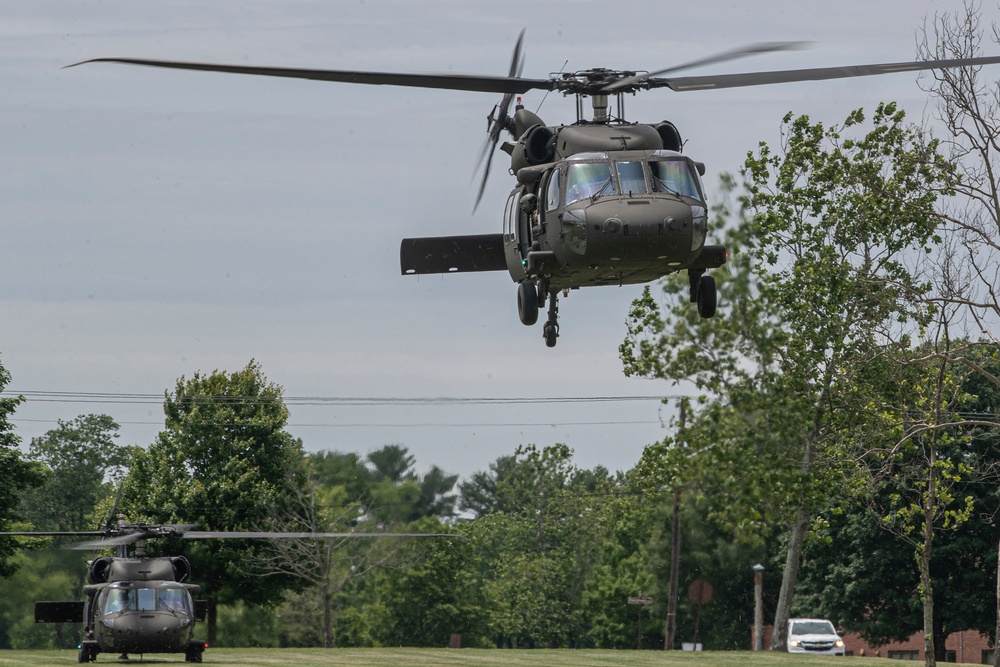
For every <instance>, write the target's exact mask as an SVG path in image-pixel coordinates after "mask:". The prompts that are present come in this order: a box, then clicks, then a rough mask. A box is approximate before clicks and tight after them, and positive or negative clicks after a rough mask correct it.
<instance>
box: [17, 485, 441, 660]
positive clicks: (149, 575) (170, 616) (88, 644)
mask: <svg viewBox="0 0 1000 667" xmlns="http://www.w3.org/2000/svg"><path fill="white" fill-rule="evenodd" d="M120 493H121V490H120V489H119V497H120ZM117 506H118V499H117V498H116V500H115V504H114V506H113V508H112V511H111V512H110V513H109V514H108V518H107V520H105V521H104V525H103V527H102V528H100V529H98V530H94V531H15V532H0V535H9V536H27V537H66V536H70V537H92V538H96V539H92V540H88V541H85V542H78V543H76V544H73V545H72V547H71V548H73V549H80V550H101V549H107V548H114V549H115V555H114V556H101V557H99V558H95V559H93V560H91V561H89V562H88V564H87V585H86V586H84V589H83V590H84V594H85V599H84V600H82V601H39V602H36V603H35V622H36V623H83V624H84V628H83V640H82V641H81V642H80V647H79V653H78V656H77V657H78V662H81V663H85V662H96V661H97V656H98V654H100V653H101V652H110V653H118V654H120V659H122V660H126V659H128V654H129V653H139V654H146V653H183V654H184V660H185V662H201V661H202V654H203V653H204V652H205V649H207V648H208V643H207V642H205V641H202V640H199V639H195V623H196V621H203V620H205V617H206V614H207V611H208V601H206V600H197V599H196V598H195V596H196V595H197V594H198V592H199V590H200V587H199V586H198V585H197V584H192V583H188V581H187V579H188V577H189V576H190V575H191V564H190V562H188V560H187V558H185V557H184V556H150V555H148V554H147V552H146V548H147V544H148V541H149V540H151V539H163V538H171V537H174V538H177V537H179V538H184V539H189V540H199V539H244V540H251V539H256V540H261V539H264V540H280V539H334V538H347V539H361V538H385V537H394V538H403V537H456V535H449V534H445V533H360V532H349V533H316V532H269V531H263V532H255V531H247V532H237V531H204V530H194V528H195V526H193V525H190V524H148V523H130V522H129V521H127V520H126V519H125V518H124V517H123V516H121V515H119V517H118V519H116V520H115V519H114V517H115V514H116V510H117ZM129 546H131V547H132V553H131V555H129V554H128V553H127V552H128V548H129Z"/></svg>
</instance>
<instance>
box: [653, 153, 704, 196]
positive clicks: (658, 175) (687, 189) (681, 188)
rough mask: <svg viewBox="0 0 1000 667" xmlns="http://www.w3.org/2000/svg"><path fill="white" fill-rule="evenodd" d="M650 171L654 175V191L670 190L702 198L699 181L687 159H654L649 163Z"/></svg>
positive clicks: (672, 192)
mask: <svg viewBox="0 0 1000 667" xmlns="http://www.w3.org/2000/svg"><path fill="white" fill-rule="evenodd" d="M649 171H650V175H651V176H652V177H653V192H668V193H671V194H676V195H684V196H685V197H692V198H694V199H699V200H700V199H701V193H700V192H698V181H697V180H696V179H695V176H694V174H693V173H692V171H691V164H690V163H689V162H688V161H687V160H680V159H673V160H653V161H651V162H650V163H649Z"/></svg>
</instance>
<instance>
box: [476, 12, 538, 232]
mask: <svg viewBox="0 0 1000 667" xmlns="http://www.w3.org/2000/svg"><path fill="white" fill-rule="evenodd" d="M524 31H525V28H521V33H520V34H519V35H518V36H517V42H515V43H514V53H513V54H511V57H510V69H509V70H508V77H509V78H518V77H520V76H521V71H522V70H523V69H524ZM513 101H514V93H504V95H503V97H502V98H501V99H500V104H498V105H497V106H496V107H495V108H494V110H496V111H499V113H498V114H497V117H496V119H494V121H493V124H492V125H491V126H490V128H489V136H488V137H487V139H486V144H485V145H484V146H483V150H482V152H481V153H480V155H479V163H478V166H479V168H481V169H482V170H483V178H482V180H481V181H480V183H479V192H477V193H476V203H475V204H473V206H472V212H473V213H475V212H476V209H478V208H479V202H481V201H482V199H483V193H484V192H485V191H486V182H487V181H488V180H489V178H490V166H491V165H492V164H493V152H494V151H495V150H496V147H497V144H498V143H499V142H500V134H501V133H502V132H503V131H504V129H505V128H506V127H507V122H508V121H509V120H510V105H511V102H513ZM490 116H491V117H492V114H490ZM484 162H485V166H484ZM473 178H475V174H473Z"/></svg>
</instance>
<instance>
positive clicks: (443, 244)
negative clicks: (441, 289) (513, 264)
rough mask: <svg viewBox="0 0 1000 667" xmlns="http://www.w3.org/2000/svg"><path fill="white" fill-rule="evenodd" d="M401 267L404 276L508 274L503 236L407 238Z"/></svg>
mask: <svg viewBox="0 0 1000 667" xmlns="http://www.w3.org/2000/svg"><path fill="white" fill-rule="evenodd" d="M399 266H400V269H402V272H403V275H408V274H410V275H412V274H421V273H463V272H467V271H506V270H507V260H506V259H505V258H504V254H503V234H477V235H473V236H436V237H431V238H422V239H403V242H402V244H400V246H399Z"/></svg>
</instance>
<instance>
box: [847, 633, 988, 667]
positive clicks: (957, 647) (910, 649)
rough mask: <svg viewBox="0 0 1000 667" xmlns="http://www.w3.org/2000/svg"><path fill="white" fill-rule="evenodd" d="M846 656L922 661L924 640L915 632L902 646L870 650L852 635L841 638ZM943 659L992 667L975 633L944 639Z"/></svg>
mask: <svg viewBox="0 0 1000 667" xmlns="http://www.w3.org/2000/svg"><path fill="white" fill-rule="evenodd" d="M844 644H845V646H846V648H847V655H865V656H869V657H876V658H896V659H898V660H920V661H923V659H924V638H923V635H922V634H921V633H919V632H915V633H913V635H912V636H911V637H910V638H909V639H907V640H906V641H905V642H892V643H891V644H886V645H884V646H871V645H870V644H868V643H867V642H866V641H864V640H863V639H861V637H860V636H859V635H858V634H856V633H848V634H846V635H844ZM944 647H945V651H946V652H947V657H946V658H945V662H964V663H971V664H974V665H992V664H993V647H992V646H990V640H989V637H984V636H983V635H981V634H979V633H978V632H976V631H975V630H964V631H962V632H954V633H952V634H950V635H948V639H946V640H945V642H944Z"/></svg>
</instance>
